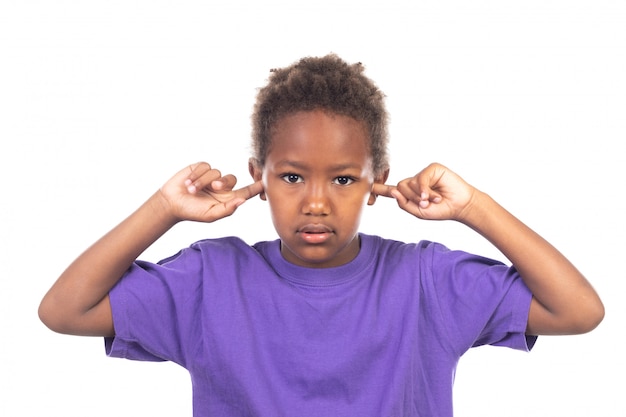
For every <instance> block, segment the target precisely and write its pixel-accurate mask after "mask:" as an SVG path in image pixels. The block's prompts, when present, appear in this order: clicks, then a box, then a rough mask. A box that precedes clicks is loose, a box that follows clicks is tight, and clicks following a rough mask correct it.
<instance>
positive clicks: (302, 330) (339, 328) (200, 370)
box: [106, 235, 535, 417]
mask: <svg viewBox="0 0 626 417" xmlns="http://www.w3.org/2000/svg"><path fill="white" fill-rule="evenodd" d="M110 298H111V306H112V309H113V319H114V324H115V330H116V337H115V338H114V339H107V340H106V349H107V353H108V354H109V355H110V356H115V357H123V358H128V359H135V360H153V361H158V360H169V361H173V362H176V363H178V364H180V365H181V366H183V367H185V368H186V369H187V370H188V371H189V372H190V375H191V378H192V386H193V401H194V404H193V409H194V416H195V417H200V416H220V417H225V416H272V417H280V416H293V415H297V416H300V417H306V416H335V417H339V416H350V417H353V416H360V417H363V416H376V417H380V416H428V417H433V416H444V417H447V416H452V386H453V382H454V374H455V369H456V365H457V361H458V359H459V358H460V356H461V355H462V354H463V353H464V352H466V351H467V350H468V349H469V348H471V347H473V346H479V345H484V344H490V345H500V346H507V347H511V348H515V349H520V350H529V349H530V348H531V347H532V345H533V344H534V342H535V338H527V337H526V336H525V335H524V331H525V328H526V322H527V318H528V309H529V306H530V300H531V294H530V292H529V290H528V289H527V288H526V286H525V285H524V284H523V282H522V281H521V279H520V278H519V275H518V274H517V272H516V271H515V269H513V268H510V267H507V266H506V265H503V264H501V263H499V262H496V261H493V260H489V259H485V258H481V257H477V256H474V255H470V254H467V253H464V252H459V251H451V250H448V249H447V248H445V247H444V246H442V245H439V244H436V243H431V242H420V243H419V244H405V243H401V242H396V241H392V240H384V239H382V238H379V237H376V236H369V235H361V251H360V252H359V254H358V256H357V257H356V258H355V259H354V260H353V261H352V262H350V263H349V264H346V265H343V266H340V267H337V268H329V269H311V268H303V267H299V266H296V265H293V264H290V263H288V262H287V261H285V260H284V259H283V258H282V256H281V255H280V251H279V241H272V242H261V243H258V244H256V245H254V246H253V247H250V246H249V245H247V244H246V243H245V242H243V241H242V240H240V239H237V238H223V239H214V240H204V241H200V242H197V243H195V244H193V245H192V246H191V247H189V248H187V249H184V250H182V251H181V252H179V253H178V254H177V255H175V256H173V257H171V258H168V259H165V260H163V261H162V262H159V264H151V263H146V262H140V261H138V262H136V263H135V264H134V265H133V266H132V267H131V269H130V270H129V272H128V274H127V275H126V276H125V277H124V278H123V279H122V280H121V281H120V282H119V283H118V285H117V286H116V287H115V288H114V289H113V290H112V291H111V294H110Z"/></svg>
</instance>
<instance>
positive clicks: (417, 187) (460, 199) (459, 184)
mask: <svg viewBox="0 0 626 417" xmlns="http://www.w3.org/2000/svg"><path fill="white" fill-rule="evenodd" d="M372 192H373V193H375V194H377V195H381V196H385V197H391V198H395V199H396V201H397V202H398V206H400V208H402V209H403V210H405V211H407V212H408V213H411V214H413V215H414V216H416V217H418V218H420V219H426V220H459V221H461V220H462V219H463V217H464V213H465V212H466V211H467V210H468V208H469V206H470V205H471V202H472V198H473V196H474V193H475V192H476V189H475V188H474V187H472V186H471V185H469V184H468V183H467V182H465V181H464V180H463V179H462V178H461V177H459V176H458V175H457V174H455V173H454V172H452V171H451V170H450V169H448V168H447V167H445V166H443V165H441V164H437V163H432V164H430V165H429V166H427V167H426V168H424V169H423V170H422V171H421V172H419V173H418V174H417V175H415V176H414V177H411V178H407V179H404V180H402V181H400V182H399V183H398V185H397V186H391V185H386V184H379V183H375V184H374V185H373V187H372Z"/></svg>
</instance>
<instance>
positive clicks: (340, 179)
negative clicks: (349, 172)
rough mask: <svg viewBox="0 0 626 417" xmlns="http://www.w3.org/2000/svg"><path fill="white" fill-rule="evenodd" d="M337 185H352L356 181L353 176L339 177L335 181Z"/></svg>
mask: <svg viewBox="0 0 626 417" xmlns="http://www.w3.org/2000/svg"><path fill="white" fill-rule="evenodd" d="M333 182H334V183H335V184H337V185H350V184H352V183H353V182H354V178H352V177H337V178H335V180H334V181H333Z"/></svg>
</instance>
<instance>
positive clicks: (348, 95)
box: [252, 54, 389, 175]
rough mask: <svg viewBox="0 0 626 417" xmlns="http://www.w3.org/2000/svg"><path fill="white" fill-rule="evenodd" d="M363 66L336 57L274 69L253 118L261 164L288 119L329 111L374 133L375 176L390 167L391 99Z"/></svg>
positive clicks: (256, 153) (309, 59) (255, 147)
mask: <svg viewBox="0 0 626 417" xmlns="http://www.w3.org/2000/svg"><path fill="white" fill-rule="evenodd" d="M364 69H365V68H364V67H363V65H362V64H361V63H360V62H359V63H356V64H348V63H346V62H345V61H343V60H342V59H341V58H339V57H338V56H337V55H335V54H329V55H326V56H324V57H306V58H302V59H300V60H299V61H298V62H296V63H294V64H292V65H290V66H288V67H285V68H280V69H272V70H271V74H270V77H269V81H268V83H267V85H266V86H265V87H263V88H261V89H260V90H259V92H258V94H257V98H256V103H255V105H254V112H253V114H252V147H253V152H254V157H255V158H256V160H257V162H258V163H259V164H260V165H261V166H264V165H265V158H266V156H267V153H268V151H269V148H270V146H271V136H272V129H273V128H274V127H275V126H276V123H277V122H278V121H279V120H280V119H281V118H283V117H285V116H287V115H290V114H293V113H297V112H300V111H312V110H318V109H321V110H325V111H329V112H332V113H336V114H340V115H343V116H348V117H351V118H353V119H355V120H357V121H359V122H364V123H365V125H366V127H367V131H368V132H369V140H370V152H371V155H372V165H373V170H374V174H375V175H380V174H381V173H382V172H383V171H385V170H386V169H388V168H389V162H388V156H387V143H388V134H387V119H388V116H387V110H386V108H385V104H384V99H385V95H384V94H383V92H382V91H380V90H379V89H378V87H377V86H376V85H375V84H374V82H373V81H372V80H371V79H369V78H368V77H366V76H365V75H364V74H363V72H364Z"/></svg>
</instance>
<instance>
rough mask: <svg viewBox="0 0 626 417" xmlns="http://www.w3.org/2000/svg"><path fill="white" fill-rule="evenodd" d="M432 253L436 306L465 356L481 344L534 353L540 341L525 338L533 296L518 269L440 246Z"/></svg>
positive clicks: (453, 340) (433, 249)
mask: <svg viewBox="0 0 626 417" xmlns="http://www.w3.org/2000/svg"><path fill="white" fill-rule="evenodd" d="M430 249H431V250H432V252H431V254H432V258H431V262H430V263H429V265H430V266H429V268H430V271H429V275H430V276H431V277H432V282H431V283H430V285H431V286H432V290H433V291H434V294H433V295H434V297H435V300H436V301H435V303H436V306H437V310H438V311H439V312H440V315H441V318H442V321H441V322H442V323H443V325H444V326H446V327H447V329H446V333H447V335H448V337H449V338H450V340H451V343H452V344H453V346H454V347H455V348H456V349H457V350H458V351H459V353H460V354H462V353H463V352H464V351H466V350H467V349H469V348H471V347H476V346H481V345H492V346H506V347H510V348H513V349H518V350H523V351H529V350H530V349H532V347H533V345H534V343H535V341H536V339H537V338H536V337H534V336H527V335H526V334H525V332H526V327H527V322H528V312H529V309H530V303H531V299H532V294H531V292H530V290H529V289H528V287H526V285H525V284H524V282H523V281H522V279H521V277H520V275H519V273H518V272H517V270H516V269H515V268H514V267H512V266H507V265H505V264H503V263H502V262H499V261H496V260H493V259H488V258H484V257H480V256H476V255H472V254H469V253H466V252H462V251H451V250H449V249H447V248H445V247H443V246H441V245H433V246H431V248H430Z"/></svg>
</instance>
